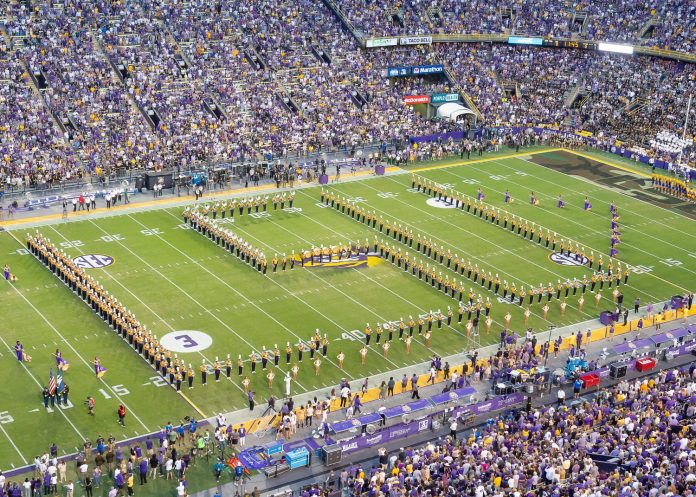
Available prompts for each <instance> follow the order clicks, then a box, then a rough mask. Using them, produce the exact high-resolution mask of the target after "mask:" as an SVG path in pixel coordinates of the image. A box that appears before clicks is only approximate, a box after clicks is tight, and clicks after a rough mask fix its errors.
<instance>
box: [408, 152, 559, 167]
mask: <svg viewBox="0 0 696 497" xmlns="http://www.w3.org/2000/svg"><path fill="white" fill-rule="evenodd" d="M561 151H566V149H564V148H560V147H557V148H540V149H538V150H528V151H526V152H524V153H523V152H520V153H517V152H516V153H514V154H504V155H496V156H495V157H487V158H485V159H475V160H463V159H461V160H458V161H455V162H452V163H449V164H439V165H435V166H424V167H417V168H414V169H410V168H408V169H406V168H404V169H403V170H404V171H406V172H407V173H420V172H423V171H434V170H437V169H446V168H448V167H459V166H468V165H469V164H481V163H482V162H493V161H497V160H505V159H517V158H519V157H529V156H530V155H536V154H546V153H549V152H561Z"/></svg>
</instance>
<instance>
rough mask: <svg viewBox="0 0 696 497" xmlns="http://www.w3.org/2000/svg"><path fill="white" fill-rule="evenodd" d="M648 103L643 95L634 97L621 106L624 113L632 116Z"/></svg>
mask: <svg viewBox="0 0 696 497" xmlns="http://www.w3.org/2000/svg"><path fill="white" fill-rule="evenodd" d="M647 104H648V101H647V100H646V99H645V98H643V97H636V98H634V99H633V100H631V101H630V102H628V103H627V104H626V106H625V107H624V108H623V112H624V114H628V115H629V116H632V115H634V114H636V113H638V112H639V111H640V110H641V109H642V108H643V107H645V106H646V105H647Z"/></svg>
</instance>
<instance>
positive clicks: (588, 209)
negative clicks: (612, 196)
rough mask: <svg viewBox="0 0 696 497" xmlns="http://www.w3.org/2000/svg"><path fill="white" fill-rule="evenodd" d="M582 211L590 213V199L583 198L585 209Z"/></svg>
mask: <svg viewBox="0 0 696 497" xmlns="http://www.w3.org/2000/svg"><path fill="white" fill-rule="evenodd" d="M584 209H585V210H586V211H591V210H592V204H591V203H590V199H589V198H587V197H585V207H584Z"/></svg>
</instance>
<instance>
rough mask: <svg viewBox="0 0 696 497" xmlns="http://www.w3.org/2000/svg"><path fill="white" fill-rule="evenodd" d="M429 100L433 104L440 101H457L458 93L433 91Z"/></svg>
mask: <svg viewBox="0 0 696 497" xmlns="http://www.w3.org/2000/svg"><path fill="white" fill-rule="evenodd" d="M430 101H431V102H432V103H434V104H437V103H442V102H459V93H433V95H432V98H431V99H430Z"/></svg>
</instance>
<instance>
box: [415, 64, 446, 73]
mask: <svg viewBox="0 0 696 497" xmlns="http://www.w3.org/2000/svg"><path fill="white" fill-rule="evenodd" d="M411 70H412V73H413V75H414V76H420V75H423V74H442V73H443V72H445V66H443V65H442V64H434V65H429V66H413V67H412V68H411Z"/></svg>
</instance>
